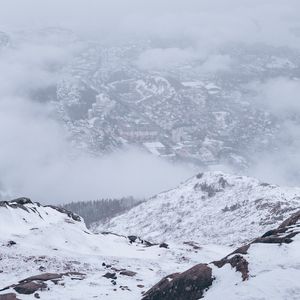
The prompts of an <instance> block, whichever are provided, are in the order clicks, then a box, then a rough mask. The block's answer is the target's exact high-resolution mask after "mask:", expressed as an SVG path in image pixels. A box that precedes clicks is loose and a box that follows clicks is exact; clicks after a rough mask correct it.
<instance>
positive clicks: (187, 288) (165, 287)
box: [143, 264, 214, 300]
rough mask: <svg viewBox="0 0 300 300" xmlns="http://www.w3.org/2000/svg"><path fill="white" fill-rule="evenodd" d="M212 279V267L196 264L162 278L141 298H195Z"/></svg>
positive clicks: (199, 295)
mask: <svg viewBox="0 0 300 300" xmlns="http://www.w3.org/2000/svg"><path fill="white" fill-rule="evenodd" d="M213 280H214V279H213V277H212V269H211V268H210V267H209V266H208V265H206V264H198V265H196V266H194V267H193V268H191V269H189V270H187V271H185V272H183V273H179V274H178V273H175V274H172V275H169V276H167V277H165V278H163V279H162V280H161V281H160V282H159V283H157V284H156V285H155V286H154V287H153V288H151V289H150V290H149V291H147V292H146V293H145V294H144V297H143V300H197V299H199V298H201V297H202V296H203V292H204V291H205V290H206V289H207V288H209V287H210V286H211V285H212V282H213Z"/></svg>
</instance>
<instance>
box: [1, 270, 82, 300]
mask: <svg viewBox="0 0 300 300" xmlns="http://www.w3.org/2000/svg"><path fill="white" fill-rule="evenodd" d="M64 276H69V277H71V278H76V279H83V278H84V277H85V274H83V273H78V272H68V273H43V274H39V275H36V276H31V277H28V278H25V279H23V280H20V281H19V283H18V284H13V285H11V286H8V287H5V288H4V289H2V290H1V291H4V290H8V289H10V288H13V289H14V290H15V291H16V292H17V293H19V294H25V295H31V294H33V293H35V292H37V291H42V290H45V289H46V288H47V287H48V285H47V284H46V283H45V282H46V281H50V280H51V281H53V282H54V281H55V280H60V279H62V278H63V277H64ZM4 299H5V298H4ZM11 299H14V298H11ZM0 300H1V298H0ZM9 300H10V299H9Z"/></svg>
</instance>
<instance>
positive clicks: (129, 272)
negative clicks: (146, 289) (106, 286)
mask: <svg viewBox="0 0 300 300" xmlns="http://www.w3.org/2000/svg"><path fill="white" fill-rule="evenodd" d="M120 275H124V276H129V277H133V276H135V275H136V272H133V271H128V270H124V271H121V272H120Z"/></svg>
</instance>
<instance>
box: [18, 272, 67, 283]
mask: <svg viewBox="0 0 300 300" xmlns="http://www.w3.org/2000/svg"><path fill="white" fill-rule="evenodd" d="M63 275H64V273H61V274H59V273H58V274H57V273H43V274H39V275H36V276H31V277H27V278H25V279H23V280H21V281H19V283H26V282H31V281H35V280H39V281H48V280H54V279H61V278H62V277H63Z"/></svg>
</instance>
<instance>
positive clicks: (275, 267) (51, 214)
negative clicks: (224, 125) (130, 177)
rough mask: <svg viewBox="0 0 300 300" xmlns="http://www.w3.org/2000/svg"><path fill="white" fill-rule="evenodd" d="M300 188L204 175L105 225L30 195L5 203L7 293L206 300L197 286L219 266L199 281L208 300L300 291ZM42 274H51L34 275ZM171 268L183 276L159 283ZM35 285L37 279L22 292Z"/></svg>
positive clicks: (2, 261) (0, 258)
mask: <svg viewBox="0 0 300 300" xmlns="http://www.w3.org/2000/svg"><path fill="white" fill-rule="evenodd" d="M299 195H300V193H299V189H297V188H280V187H278V186H274V185H268V184H265V183H260V182H259V181H257V180H255V179H253V178H247V177H239V176H232V175H228V174H223V173H219V172H214V173H205V174H199V175H197V176H196V177H194V178H191V179H189V180H188V181H187V182H185V183H183V184H182V185H181V186H179V187H178V188H176V189H174V190H171V191H168V192H165V193H162V194H160V195H158V196H156V197H154V198H152V199H150V200H149V201H147V202H146V203H144V204H142V205H140V206H138V207H135V208H133V209H132V210H131V211H129V212H127V213H125V214H124V215H122V216H119V217H117V218H115V219H114V220H113V221H112V222H111V223H110V226H108V225H106V227H105V228H104V227H102V228H101V229H102V230H101V231H102V233H100V229H99V233H94V232H91V231H89V230H88V229H87V228H86V226H85V224H84V222H83V220H82V219H81V218H80V217H79V216H77V215H75V214H73V213H71V212H68V211H65V210H63V209H61V208H56V207H51V206H43V205H40V204H39V203H33V202H31V201H30V200H29V199H26V198H21V199H17V200H15V201H12V202H0V299H1V300H2V298H1V295H3V294H7V293H16V292H18V294H17V297H18V299H22V300H23V299H25V300H26V299H33V297H34V295H35V297H40V298H41V299H46V300H50V299H51V300H57V299H72V300H79V299H108V300H109V299H111V300H114V299H116V300H117V299H124V300H138V299H142V298H143V299H144V300H157V299H158V300H170V299H172V300H173V299H176V300H188V299H189V300H198V299H199V298H200V296H199V297H198V296H195V294H194V296H193V297H191V294H190V293H191V291H193V289H194V288H195V282H196V283H197V282H198V283H199V282H200V283H201V280H203V278H204V277H205V276H206V277H207V276H210V275H209V273H210V271H211V277H209V279H210V278H211V280H210V284H208V285H207V288H203V287H202V290H201V288H200V287H199V286H197V285H196V295H197V293H198V292H197V291H200V290H201V293H203V295H204V299H210V300H218V299H230V300H231V299H233V300H235V299H236V300H240V299H242V300H269V299H275V300H282V299H289V300H290V299H292V300H296V299H300V283H299V278H300V251H299V250H300V236H299V235H298V233H300V231H299V228H300V210H299V209H298V210H297V208H299V199H300V198H299ZM296 210H297V211H299V212H298V213H296V215H295V212H296ZM179 216H180V218H181V219H182V221H179V219H178V218H179ZM291 216H293V217H292V218H290V217H291ZM287 218H290V219H289V222H286V221H285V222H284V223H283V224H282V225H280V227H278V225H279V224H280V223H282V222H283V221H284V220H285V219H287ZM177 223H178V224H180V225H179V226H176V224H177ZM276 228H277V229H276ZM104 229H106V230H105V231H106V232H104ZM270 229H272V230H271V231H269V232H267V233H265V232H266V231H267V230H270ZM110 231H112V232H110ZM264 233H265V234H264ZM132 234H135V235H134V236H132ZM259 237H260V238H259ZM147 238H151V239H150V240H147ZM162 241H165V242H166V243H167V244H162V243H161V242H162ZM231 244H233V245H234V246H233V245H231ZM230 245H231V246H230ZM236 245H238V246H241V245H245V247H242V248H240V249H239V250H237V251H235V249H236V248H237V247H236ZM233 251H235V252H233ZM230 253H231V254H230ZM222 258H223V259H222ZM199 263H201V264H203V265H201V266H202V267H199V268H197V265H198V264H199ZM194 266H196V269H194V268H195V267H194ZM191 268H192V269H191ZM190 269H191V270H193V271H192V272H194V273H192V274H191V276H189V270H190ZM199 270H206V272H207V273H206V275H205V274H204V273H201V271H199ZM184 271H185V272H184ZM197 272H198V273H197ZM199 272H200V273H199ZM45 273H50V275H49V274H46V275H45ZM174 273H177V274H176V275H174ZM170 274H173V275H170ZM36 275H38V276H41V275H42V276H46V277H48V278H47V280H44V279H43V280H41V279H34V280H33V279H27V278H28V277H30V276H36ZM51 276H54V277H58V279H54V280H53V279H51V278H50V279H49V277H51ZM166 276H174V277H172V279H167V281H166V282H164V284H162V285H158V288H157V290H155V287H157V285H156V284H157V283H158V282H160V280H161V279H162V278H164V277H166ZM39 278H40V277H39ZM167 278H171V277H167ZM22 280H23V282H22ZM24 280H25V283H24ZM165 280H166V279H165ZM194 280H196V281H195V282H193V281H194ZM20 282H21V283H20ZM27 283H28V284H29V286H31V287H32V285H33V287H34V285H35V284H37V285H38V287H37V289H36V290H35V291H34V292H32V293H31V294H23V292H24V291H22V293H21V294H19V293H20V287H21V288H23V289H24V284H25V286H26V284H27ZM173 283H174V286H175V288H174V286H173ZM43 284H46V285H47V286H44V287H43ZM177 284H178V285H177ZM205 284H207V283H205ZM153 286H154V292H153ZM42 287H43V288H42ZM170 287H171V288H170ZM204 287H205V285H204ZM27 288H28V287H27ZM146 292H147V293H146ZM178 292H181V293H183V294H181V296H178V295H177V296H176V297H173V294H174V293H175V294H176V293H178ZM152 293H154V296H153V294H152ZM155 293H158V294H159V293H160V295H163V296H155ZM161 293H162V294H161ZM172 293H173V294H172ZM156 295H157V294H156ZM170 295H171V296H170ZM199 295H200V294H199ZM201 295H202V294H201ZM4 299H7V298H4ZM8 299H9V300H10V299H15V298H8Z"/></svg>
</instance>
